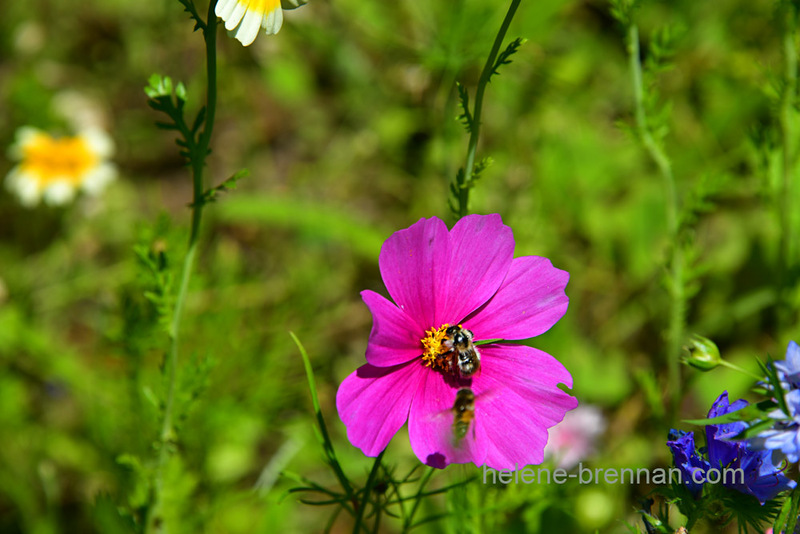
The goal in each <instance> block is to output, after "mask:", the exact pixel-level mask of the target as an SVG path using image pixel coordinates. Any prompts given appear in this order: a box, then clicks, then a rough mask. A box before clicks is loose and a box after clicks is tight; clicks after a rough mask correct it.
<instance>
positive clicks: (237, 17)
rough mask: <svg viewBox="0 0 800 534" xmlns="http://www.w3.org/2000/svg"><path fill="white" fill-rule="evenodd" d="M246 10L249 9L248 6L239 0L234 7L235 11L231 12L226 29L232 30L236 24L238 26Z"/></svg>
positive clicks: (226, 22)
mask: <svg viewBox="0 0 800 534" xmlns="http://www.w3.org/2000/svg"><path fill="white" fill-rule="evenodd" d="M246 11H247V6H245V5H244V4H242V3H241V2H240V1H239V0H237V1H236V5H235V6H234V8H233V12H232V13H231V15H230V17H229V18H228V20H226V21H225V29H226V30H228V31H231V30H233V29H234V28H235V27H236V26H238V25H239V22H240V21H241V20H242V16H243V15H244V14H245V12H246ZM237 35H238V34H237Z"/></svg>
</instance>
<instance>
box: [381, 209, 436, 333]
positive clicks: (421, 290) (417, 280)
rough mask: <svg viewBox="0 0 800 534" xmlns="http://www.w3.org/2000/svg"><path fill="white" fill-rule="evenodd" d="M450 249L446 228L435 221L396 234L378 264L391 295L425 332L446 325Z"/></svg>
mask: <svg viewBox="0 0 800 534" xmlns="http://www.w3.org/2000/svg"><path fill="white" fill-rule="evenodd" d="M450 249H451V247H450V238H449V235H448V233H447V226H445V224H444V223H443V222H442V221H441V220H439V219H437V218H435V217H434V218H431V219H420V220H419V221H417V222H416V223H414V224H413V225H411V226H410V227H409V228H407V229H405V230H400V231H397V232H395V233H394V234H392V235H391V237H389V239H387V240H386V242H384V244H383V247H382V248H381V253H380V256H379V258H378V264H379V266H380V269H381V276H382V277H383V282H384V283H385V284H386V289H387V290H388V291H389V295H391V296H392V299H393V300H394V301H395V303H396V304H397V306H398V307H399V308H400V309H402V310H403V311H404V312H406V314H407V315H408V316H409V317H412V318H413V319H415V320H416V323H417V326H419V327H420V328H421V329H422V330H423V331H424V330H427V329H429V328H431V327H433V326H434V325H436V326H439V325H440V324H441V323H442V322H443V319H441V316H442V313H441V312H442V311H444V310H443V309H444V306H445V305H446V304H447V302H446V298H447V277H448V274H449V268H450Z"/></svg>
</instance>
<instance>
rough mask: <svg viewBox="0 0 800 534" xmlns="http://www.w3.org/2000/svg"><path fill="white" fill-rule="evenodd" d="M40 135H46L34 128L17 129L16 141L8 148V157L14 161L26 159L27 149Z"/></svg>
mask: <svg viewBox="0 0 800 534" xmlns="http://www.w3.org/2000/svg"><path fill="white" fill-rule="evenodd" d="M40 135H45V133H44V132H42V131H41V130H39V129H37V128H33V127H32V126H22V127H20V128H18V129H17V134H16V140H15V142H14V144H13V145H11V146H10V147H9V148H8V155H9V157H11V158H12V159H22V158H23V157H24V150H25V147H26V146H27V145H29V144H31V143H33V142H35V140H36V138H37V137H39V136H40Z"/></svg>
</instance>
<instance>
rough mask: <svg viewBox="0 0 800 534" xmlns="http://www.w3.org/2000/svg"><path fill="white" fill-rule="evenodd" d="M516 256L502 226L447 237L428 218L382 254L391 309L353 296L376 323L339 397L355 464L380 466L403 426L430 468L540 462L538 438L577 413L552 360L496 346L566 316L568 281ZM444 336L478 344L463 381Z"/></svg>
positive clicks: (566, 379) (476, 221)
mask: <svg viewBox="0 0 800 534" xmlns="http://www.w3.org/2000/svg"><path fill="white" fill-rule="evenodd" d="M513 254H514V237H513V235H512V232H511V228H509V227H508V226H505V225H504V224H503V222H502V220H501V219H500V216H499V215H486V216H483V215H469V216H467V217H464V218H463V219H461V220H460V221H459V222H457V223H456V224H455V226H454V227H453V229H452V230H450V231H449V232H448V230H447V227H446V226H445V224H444V222H442V221H441V220H439V219H437V218H435V217H434V218H431V219H420V220H419V221H418V222H417V223H416V224H414V225H412V226H411V227H410V228H407V229H405V230H400V231H399V232H395V233H394V234H393V235H392V236H391V237H390V238H389V239H387V240H386V242H385V243H384V244H383V248H382V249H381V253H380V257H379V266H380V270H381V276H382V277H383V281H384V283H385V284H386V288H387V290H388V291H389V295H391V297H392V299H393V300H394V303H392V302H390V301H389V300H387V299H385V298H384V297H382V296H380V295H378V294H377V293H375V292H373V291H363V292H362V293H361V297H362V298H363V300H364V303H365V304H366V305H367V307H369V309H370V311H371V312H372V317H373V325H372V332H371V333H370V336H369V342H368V344H367V353H366V358H367V364H366V365H363V366H361V367H360V368H359V369H358V370H356V371H355V372H354V373H353V374H351V375H350V376H348V377H347V378H346V379H345V380H344V382H342V384H341V386H340V387H339V391H338V393H337V395H336V407H337V409H338V411H339V417H341V419H342V421H343V422H344V424H345V426H346V427H347V437H348V439H349V440H350V442H351V443H352V444H353V445H355V446H356V447H358V448H359V449H361V450H362V451H363V452H364V454H366V455H367V456H377V455H378V454H379V453H380V452H381V451H382V450H383V449H384V448H385V447H386V445H387V444H388V443H389V441H390V440H391V439H392V436H394V435H395V433H397V431H398V430H399V429H400V427H402V426H403V424H404V423H405V422H406V420H408V432H409V438H410V441H411V448H412V449H413V451H414V453H415V454H416V455H417V457H418V458H419V459H420V460H421V461H422V462H424V463H426V464H428V465H431V466H434V467H439V468H442V467H444V466H446V465H447V464H450V463H467V462H473V463H474V464H475V465H478V466H480V465H487V466H489V467H491V468H494V469H514V468H515V467H516V466H519V467H522V466H524V465H528V464H538V463H541V462H542V460H543V451H544V446H545V444H546V443H547V429H548V428H550V427H552V426H553V425H555V424H556V423H558V422H559V421H561V420H562V419H563V418H564V414H565V413H566V412H567V411H568V410H571V409H573V408H575V407H576V406H577V405H578V401H577V399H575V398H574V397H571V396H570V395H568V394H567V393H565V392H563V391H562V390H560V389H559V388H558V387H557V385H558V384H559V383H562V384H565V385H566V386H567V387H572V377H571V376H570V374H569V372H568V371H567V370H566V369H565V368H564V366H563V365H561V363H559V362H558V361H557V360H556V359H555V358H553V357H552V356H550V355H549V354H547V353H545V352H542V351H540V350H537V349H534V348H532V347H528V346H525V345H515V344H509V343H505V342H504V341H505V340H519V339H527V338H531V337H534V336H538V335H539V334H542V333H543V332H546V331H547V330H549V329H550V327H551V326H553V325H554V324H555V323H556V322H557V321H558V320H559V319H560V318H561V317H562V316H563V315H564V313H565V312H566V311H567V304H568V299H567V296H566V294H565V293H564V288H565V287H566V285H567V282H568V280H569V273H567V272H566V271H562V270H559V269H556V268H554V267H553V265H552V264H551V263H550V260H548V259H546V258H541V257H538V256H524V257H521V258H514V257H513ZM453 327H456V328H457V329H458V327H460V329H459V330H460V331H461V332H463V331H464V330H467V331H469V332H470V333H472V336H471V337H472V341H474V342H475V343H478V345H477V347H475V351H476V352H477V356H479V364H480V365H479V368H478V369H477V370H476V371H474V372H472V373H471V372H464V370H462V368H461V366H460V365H459V361H458V352H459V351H461V350H465V349H466V348H467V347H466V345H465V344H461V345H459V343H458V342H455V341H454V340H453V335H452V333H453V332H454V331H457V330H454V329H453ZM448 328H450V330H448ZM485 340H503V341H499V342H492V343H488V344H480V342H481V341H485ZM460 341H461V342H466V341H468V337H467V338H463V336H462V339H461V340H460ZM468 345H470V348H471V342H470V343H468ZM467 371H470V370H469V369H467ZM465 392H466V393H469V395H465ZM467 398H468V399H469V401H468V402H465V399H467ZM457 399H458V400H457Z"/></svg>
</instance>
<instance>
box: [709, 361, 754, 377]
mask: <svg viewBox="0 0 800 534" xmlns="http://www.w3.org/2000/svg"><path fill="white" fill-rule="evenodd" d="M719 363H720V365H722V366H723V367H727V368H728V369H733V370H734V371H738V372H740V373H742V374H745V375H747V376H750V377H752V378H755V379H756V380H764V377H763V376H758V375H757V374H755V373H751V372H750V371H748V370H747V369H744V368H742V367H739V366H738V365H736V364H733V363H731V362H729V361H727V360H720V362H719Z"/></svg>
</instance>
